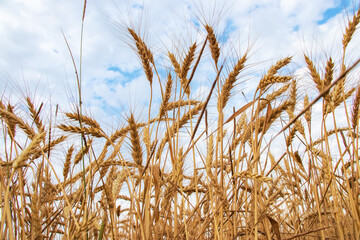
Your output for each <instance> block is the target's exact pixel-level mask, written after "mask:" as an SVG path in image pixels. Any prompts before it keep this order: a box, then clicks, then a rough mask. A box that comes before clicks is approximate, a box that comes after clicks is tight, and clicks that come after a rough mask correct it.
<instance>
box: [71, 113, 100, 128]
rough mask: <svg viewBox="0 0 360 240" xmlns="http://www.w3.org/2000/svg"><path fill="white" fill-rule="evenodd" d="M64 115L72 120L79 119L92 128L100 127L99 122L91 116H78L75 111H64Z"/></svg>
mask: <svg viewBox="0 0 360 240" xmlns="http://www.w3.org/2000/svg"><path fill="white" fill-rule="evenodd" d="M65 115H66V116H67V117H68V118H70V119H71V120H74V121H80V120H81V122H82V123H84V124H87V125H89V126H91V127H93V128H98V129H100V124H99V123H98V122H97V121H96V120H95V119H93V118H90V117H87V116H84V115H81V118H80V117H79V114H77V113H65Z"/></svg>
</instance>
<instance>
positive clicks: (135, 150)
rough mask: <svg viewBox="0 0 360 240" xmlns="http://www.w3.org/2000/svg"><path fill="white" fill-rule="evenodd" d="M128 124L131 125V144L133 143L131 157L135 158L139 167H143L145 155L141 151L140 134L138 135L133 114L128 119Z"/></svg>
mask: <svg viewBox="0 0 360 240" xmlns="http://www.w3.org/2000/svg"><path fill="white" fill-rule="evenodd" d="M128 123H129V127H130V142H131V150H132V153H131V156H132V157H133V159H134V162H135V163H136V164H137V165H138V166H141V165H142V159H143V155H142V149H141V145H140V137H139V133H138V128H137V125H136V123H135V119H134V116H133V114H131V115H130V117H129V118H128Z"/></svg>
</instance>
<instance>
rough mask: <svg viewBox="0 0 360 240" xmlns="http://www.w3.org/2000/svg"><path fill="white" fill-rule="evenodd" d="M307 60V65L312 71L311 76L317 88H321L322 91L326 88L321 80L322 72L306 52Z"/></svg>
mask: <svg viewBox="0 0 360 240" xmlns="http://www.w3.org/2000/svg"><path fill="white" fill-rule="evenodd" d="M304 58H305V62H306V64H307V67H308V69H309V71H310V76H311V79H312V80H313V82H314V83H315V84H316V88H317V89H318V90H319V92H321V91H322V89H323V88H324V83H323V81H321V78H320V74H319V73H318V71H317V70H316V67H315V66H314V63H313V62H312V61H311V60H310V58H309V57H308V56H306V55H305V54H304Z"/></svg>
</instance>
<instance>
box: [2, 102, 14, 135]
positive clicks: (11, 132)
mask: <svg viewBox="0 0 360 240" xmlns="http://www.w3.org/2000/svg"><path fill="white" fill-rule="evenodd" d="M7 111H8V112H10V113H12V114H14V107H13V106H11V104H10V103H9V104H8V106H7ZM5 122H6V125H7V129H8V133H9V135H10V139H12V140H14V137H15V134H16V131H15V130H16V124H15V123H14V122H10V121H8V120H7V119H5Z"/></svg>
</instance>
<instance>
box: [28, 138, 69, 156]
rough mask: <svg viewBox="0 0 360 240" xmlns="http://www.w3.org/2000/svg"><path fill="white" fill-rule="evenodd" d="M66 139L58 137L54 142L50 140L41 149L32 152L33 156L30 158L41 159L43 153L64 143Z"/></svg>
mask: <svg viewBox="0 0 360 240" xmlns="http://www.w3.org/2000/svg"><path fill="white" fill-rule="evenodd" d="M66 139H67V137H66V136H60V137H58V138H56V139H54V140H52V141H51V142H50V143H47V144H46V145H45V146H44V147H43V148H42V149H38V150H36V151H35V152H34V154H33V156H32V157H31V159H32V160H34V159H37V158H39V157H41V156H42V155H43V154H44V153H45V154H46V153H48V152H49V151H51V150H52V149H53V148H54V147H55V146H56V145H58V144H60V143H62V142H64V141H65V140H66Z"/></svg>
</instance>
